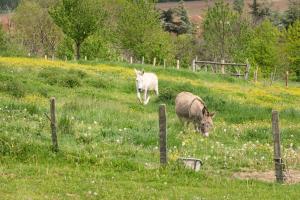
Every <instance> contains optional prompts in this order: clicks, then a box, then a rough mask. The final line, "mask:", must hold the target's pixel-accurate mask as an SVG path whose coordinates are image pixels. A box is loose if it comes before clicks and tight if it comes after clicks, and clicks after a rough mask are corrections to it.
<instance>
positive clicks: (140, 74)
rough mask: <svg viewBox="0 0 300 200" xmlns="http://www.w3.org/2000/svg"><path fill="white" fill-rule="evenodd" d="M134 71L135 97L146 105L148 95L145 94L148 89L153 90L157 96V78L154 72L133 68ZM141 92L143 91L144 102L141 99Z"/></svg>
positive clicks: (148, 98)
mask: <svg viewBox="0 0 300 200" xmlns="http://www.w3.org/2000/svg"><path fill="white" fill-rule="evenodd" d="M134 71H135V73H136V92H137V97H138V99H139V101H140V102H141V103H144V105H147V104H148V102H149V100H150V96H147V94H148V91H151V90H154V91H155V94H156V95H157V96H158V79H157V76H156V74H154V73H145V72H144V70H143V71H139V70H136V69H134ZM141 92H144V102H142V99H141Z"/></svg>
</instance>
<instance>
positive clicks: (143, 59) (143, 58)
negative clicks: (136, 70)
mask: <svg viewBox="0 0 300 200" xmlns="http://www.w3.org/2000/svg"><path fill="white" fill-rule="evenodd" d="M144 62H145V57H144V56H143V57H142V65H143V64H144Z"/></svg>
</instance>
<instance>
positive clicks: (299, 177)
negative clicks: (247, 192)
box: [233, 170, 300, 184]
mask: <svg viewBox="0 0 300 200" xmlns="http://www.w3.org/2000/svg"><path fill="white" fill-rule="evenodd" d="M285 176H286V180H285V183H286V184H295V183H300V170H289V171H286V172H285ZM233 177H234V178H237V179H242V180H249V179H252V180H259V181H265V182H275V181H276V179H275V172H274V171H267V172H238V173H234V174H233Z"/></svg>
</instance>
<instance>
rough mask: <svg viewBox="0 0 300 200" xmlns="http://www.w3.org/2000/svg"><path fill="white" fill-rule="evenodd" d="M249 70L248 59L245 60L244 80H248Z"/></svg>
mask: <svg viewBox="0 0 300 200" xmlns="http://www.w3.org/2000/svg"><path fill="white" fill-rule="evenodd" d="M249 72H250V63H249V61H248V59H247V60H246V71H245V80H248V78H249Z"/></svg>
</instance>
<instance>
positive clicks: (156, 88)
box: [155, 85, 158, 96]
mask: <svg viewBox="0 0 300 200" xmlns="http://www.w3.org/2000/svg"><path fill="white" fill-rule="evenodd" d="M155 94H156V96H158V85H156V86H155Z"/></svg>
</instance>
